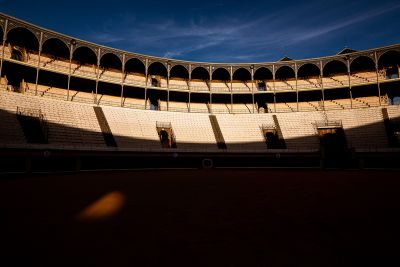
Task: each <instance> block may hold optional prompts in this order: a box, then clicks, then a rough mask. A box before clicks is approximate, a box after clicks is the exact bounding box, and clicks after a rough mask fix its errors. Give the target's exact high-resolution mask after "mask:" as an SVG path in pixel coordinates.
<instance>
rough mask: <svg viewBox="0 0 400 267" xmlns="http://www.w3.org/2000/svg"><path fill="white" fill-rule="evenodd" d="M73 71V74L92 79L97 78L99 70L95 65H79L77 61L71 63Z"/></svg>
mask: <svg viewBox="0 0 400 267" xmlns="http://www.w3.org/2000/svg"><path fill="white" fill-rule="evenodd" d="M71 69H72V71H71V73H72V74H73V75H79V76H84V77H88V78H92V79H96V77H97V73H96V72H97V71H96V66H94V65H78V64H77V63H72V64H71Z"/></svg>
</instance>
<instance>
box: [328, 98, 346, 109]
mask: <svg viewBox="0 0 400 267" xmlns="http://www.w3.org/2000/svg"><path fill="white" fill-rule="evenodd" d="M324 106H325V110H336V109H343V108H344V107H343V106H341V105H340V104H339V103H338V102H336V101H332V100H327V99H325V101H324Z"/></svg>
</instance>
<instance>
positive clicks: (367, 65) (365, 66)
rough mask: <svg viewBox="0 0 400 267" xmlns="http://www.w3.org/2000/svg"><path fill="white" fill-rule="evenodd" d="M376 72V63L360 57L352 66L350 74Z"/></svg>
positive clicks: (365, 57) (368, 58)
mask: <svg viewBox="0 0 400 267" xmlns="http://www.w3.org/2000/svg"><path fill="white" fill-rule="evenodd" d="M366 71H373V72H374V71H375V63H374V61H373V60H372V59H371V58H370V57H367V56H360V57H358V58H356V59H355V60H353V62H351V64H350V73H358V72H366Z"/></svg>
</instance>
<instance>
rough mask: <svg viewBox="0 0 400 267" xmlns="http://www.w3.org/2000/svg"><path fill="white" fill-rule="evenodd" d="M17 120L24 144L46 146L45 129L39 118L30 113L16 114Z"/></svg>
mask: <svg viewBox="0 0 400 267" xmlns="http://www.w3.org/2000/svg"><path fill="white" fill-rule="evenodd" d="M17 119H18V122H19V124H20V125H21V128H22V131H23V133H24V136H25V139H26V142H27V143H29V144H47V127H46V124H45V122H44V121H43V120H42V119H41V118H40V116H39V115H38V116H35V115H33V112H32V113H26V114H24V113H22V112H21V113H19V112H17Z"/></svg>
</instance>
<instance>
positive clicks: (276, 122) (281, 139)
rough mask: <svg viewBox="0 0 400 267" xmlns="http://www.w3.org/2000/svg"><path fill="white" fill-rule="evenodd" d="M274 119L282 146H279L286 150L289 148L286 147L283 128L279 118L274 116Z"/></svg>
mask: <svg viewBox="0 0 400 267" xmlns="http://www.w3.org/2000/svg"><path fill="white" fill-rule="evenodd" d="M272 119H273V120H274V124H275V128H276V132H277V134H278V137H279V143H280V144H279V148H281V149H286V148H287V146H286V142H285V139H284V137H283V133H282V129H281V126H280V125H279V121H278V117H277V116H276V115H273V116H272Z"/></svg>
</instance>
